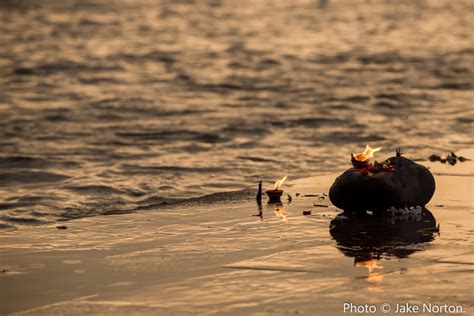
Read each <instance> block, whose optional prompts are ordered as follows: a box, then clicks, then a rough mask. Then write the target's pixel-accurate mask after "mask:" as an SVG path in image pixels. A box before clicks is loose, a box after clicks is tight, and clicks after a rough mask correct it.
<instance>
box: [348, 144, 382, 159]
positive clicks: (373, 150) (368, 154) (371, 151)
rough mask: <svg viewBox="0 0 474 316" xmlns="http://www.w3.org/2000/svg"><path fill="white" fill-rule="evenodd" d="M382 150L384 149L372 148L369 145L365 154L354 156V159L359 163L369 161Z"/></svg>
mask: <svg viewBox="0 0 474 316" xmlns="http://www.w3.org/2000/svg"><path fill="white" fill-rule="evenodd" d="M380 150H382V147H377V148H371V147H370V146H369V145H366V146H365V150H364V152H363V153H360V154H352V157H354V159H355V160H357V161H369V160H370V159H371V158H373V157H374V154H375V153H376V152H377V151H380Z"/></svg>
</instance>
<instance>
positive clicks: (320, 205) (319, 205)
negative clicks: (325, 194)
mask: <svg viewBox="0 0 474 316" xmlns="http://www.w3.org/2000/svg"><path fill="white" fill-rule="evenodd" d="M313 206H316V207H329V206H327V205H324V204H313Z"/></svg>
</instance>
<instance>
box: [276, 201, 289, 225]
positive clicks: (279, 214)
mask: <svg viewBox="0 0 474 316" xmlns="http://www.w3.org/2000/svg"><path fill="white" fill-rule="evenodd" d="M274 207H275V209H274V212H275V215H276V217H278V218H279V219H281V220H282V221H283V222H285V223H288V219H287V217H286V211H285V209H284V208H283V205H281V206H276V205H275V206H274Z"/></svg>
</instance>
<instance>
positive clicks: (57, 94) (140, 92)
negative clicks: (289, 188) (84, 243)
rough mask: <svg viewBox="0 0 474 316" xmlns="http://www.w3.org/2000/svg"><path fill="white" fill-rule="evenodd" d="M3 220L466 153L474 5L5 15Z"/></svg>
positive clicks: (199, 1)
mask: <svg viewBox="0 0 474 316" xmlns="http://www.w3.org/2000/svg"><path fill="white" fill-rule="evenodd" d="M0 18H1V20H0V223H1V225H0V226H1V227H2V228H8V227H18V226H22V225H34V224H41V223H47V222H51V221H55V220H58V219H59V220H63V219H71V218H79V217H84V216H91V215H97V214H104V213H107V212H114V211H120V210H122V211H126V210H130V209H133V208H136V207H139V206H146V205H151V204H156V203H161V202H163V201H166V200H169V199H186V198H189V197H195V196H200V195H204V194H209V193H213V192H218V191H230V190H237V189H241V188H243V187H248V186H255V185H256V183H257V182H258V180H260V179H264V180H265V181H274V180H276V179H277V178H281V177H282V176H283V175H285V174H288V175H289V176H290V178H300V177H305V176H310V175H317V174H321V173H328V172H333V171H341V170H343V169H345V168H346V167H348V164H349V159H348V157H349V154H350V152H353V151H356V150H363V148H364V147H365V144H366V143H370V144H371V145H373V146H382V147H384V148H386V149H387V150H386V151H384V152H382V153H381V154H379V157H380V158H385V157H388V156H389V155H391V154H392V152H393V150H394V148H395V147H396V146H403V147H404V151H406V152H407V156H408V157H411V158H426V157H428V156H429V155H430V154H433V153H436V154H443V153H444V152H446V151H451V150H453V151H455V150H457V149H460V148H466V147H469V146H472V145H473V143H474V142H473V133H472V132H473V129H472V117H473V114H474V113H473V112H474V111H473V96H474V95H473V93H472V91H473V86H474V82H473V71H474V58H473V56H474V54H473V53H474V46H473V38H472V34H473V33H472V30H473V29H474V25H473V24H474V23H473V21H474V3H473V2H472V1H469V0H465V1H449V0H446V1H428V0H425V1H422V0H420V1H408V0H407V1H388V0H380V1H377V0H372V1H343V0H340V1H335V0H333V1H330V2H328V3H327V4H326V1H314V0H296V1H272V0H239V1H234V0H195V1H193V0H169V1H166V0H162V1H158V0H157V1H152V0H134V1H105V0H77V1H72V0H65V1H52V0H42V1H40V0H36V1H33V0H31V1H26V0H18V1H13V0H10V1H7V0H4V1H2V2H0Z"/></svg>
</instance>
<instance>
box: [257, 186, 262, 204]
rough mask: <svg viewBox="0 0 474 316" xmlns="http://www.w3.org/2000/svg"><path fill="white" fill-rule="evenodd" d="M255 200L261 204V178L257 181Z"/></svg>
mask: <svg viewBox="0 0 474 316" xmlns="http://www.w3.org/2000/svg"><path fill="white" fill-rule="evenodd" d="M256 200H257V204H258V205H262V181H261V180H260V182H259V183H258V192H257V197H256Z"/></svg>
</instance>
